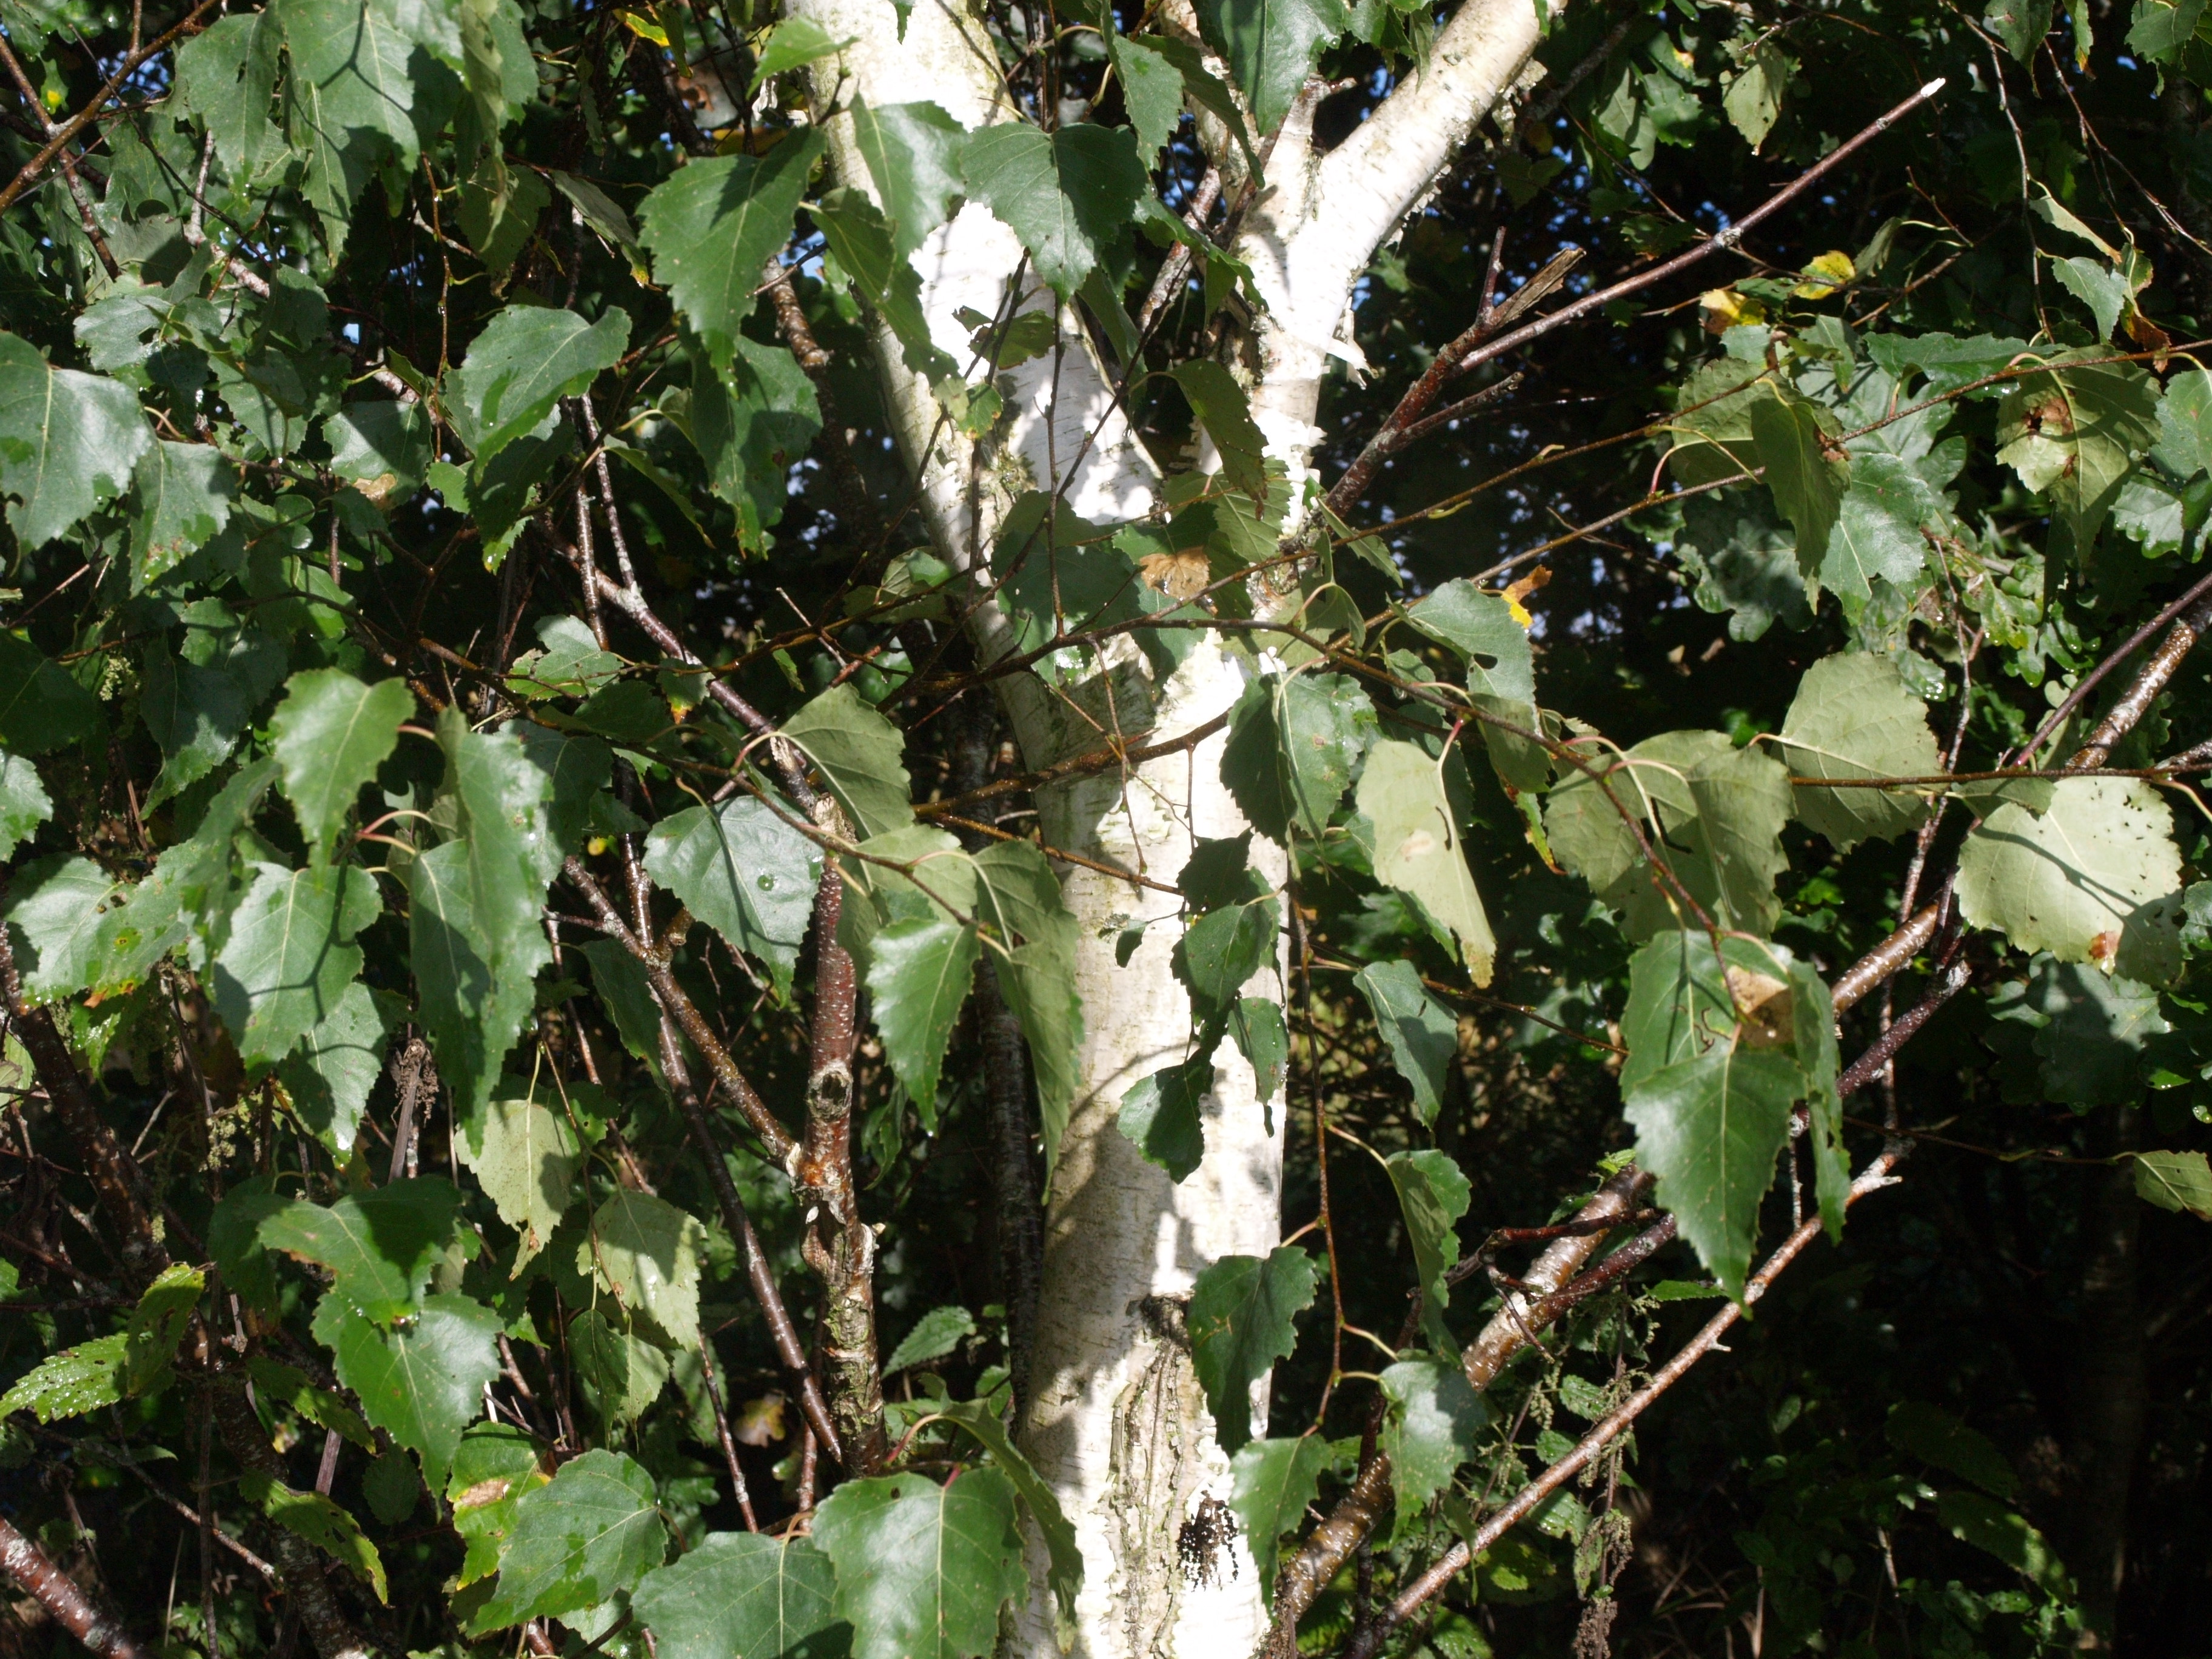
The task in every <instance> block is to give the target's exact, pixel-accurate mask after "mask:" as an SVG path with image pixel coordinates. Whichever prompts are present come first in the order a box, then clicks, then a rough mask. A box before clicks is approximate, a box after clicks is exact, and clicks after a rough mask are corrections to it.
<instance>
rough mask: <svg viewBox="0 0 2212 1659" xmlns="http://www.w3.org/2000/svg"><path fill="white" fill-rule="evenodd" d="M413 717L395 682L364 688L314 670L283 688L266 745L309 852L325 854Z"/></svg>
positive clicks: (409, 697)
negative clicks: (407, 721)
mask: <svg viewBox="0 0 2212 1659" xmlns="http://www.w3.org/2000/svg"><path fill="white" fill-rule="evenodd" d="M414 712H415V694H414V692H412V691H411V690H409V689H408V686H407V682H406V681H405V680H404V679H400V678H392V679H388V680H380V681H378V682H377V683H376V684H374V685H363V684H362V683H361V682H360V681H359V680H357V679H356V678H354V677H353V676H352V675H350V674H349V673H347V672H346V671H344V670H343V669H339V668H318V669H313V670H311V671H308V672H307V673H304V674H295V675H294V676H292V678H291V679H290V680H289V681H288V682H287V683H286V685H285V690H284V701H283V702H280V703H278V704H277V705H276V713H275V714H271V715H270V717H269V740H270V747H271V749H272V750H274V752H275V754H276V763H277V765H278V766H279V767H281V768H283V785H284V793H285V794H286V795H287V796H288V797H289V799H290V800H291V802H292V810H293V811H295V812H296V813H297V814H299V818H300V833H301V836H303V837H304V838H305V839H306V841H307V847H308V850H309V851H310V853H312V854H316V855H317V856H326V855H327V854H329V852H330V848H331V840H332V838H333V837H334V836H336V835H337V831H338V829H339V828H340V827H341V826H342V825H343V823H344V822H345V818H346V814H347V813H349V812H350V811H352V810H353V805H354V799H355V798H356V796H357V795H359V794H360V793H361V787H362V785H363V784H365V783H367V782H368V781H369V780H370V779H371V778H373V777H374V776H375V775H376V769H377V768H378V767H380V766H381V765H383V764H384V762H385V758H386V757H387V756H389V755H390V754H391V753H392V746H393V745H394V744H397V743H398V741H399V727H400V725H401V723H402V722H403V721H404V720H406V719H407V718H408V717H409V716H410V715H411V714H414Z"/></svg>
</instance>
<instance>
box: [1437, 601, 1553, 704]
mask: <svg viewBox="0 0 2212 1659" xmlns="http://www.w3.org/2000/svg"><path fill="white" fill-rule="evenodd" d="M1406 620H1407V622H1409V623H1413V626H1414V627H1416V628H1418V629H1420V630H1421V632H1423V633H1424V634H1426V635H1428V636H1429V637H1430V638H1431V639H1432V640H1434V641H1437V643H1438V644H1440V645H1448V646H1449V647H1451V648H1452V649H1453V650H1455V651H1456V652H1458V653H1459V654H1460V655H1461V656H1462V658H1464V659H1466V661H1467V683H1468V690H1472V691H1475V692H1486V693H1488V694H1489V695H1491V696H1497V697H1502V698H1504V699H1505V700H1506V701H1507V702H1516V703H1528V702H1534V699H1535V696H1536V671H1535V665H1534V659H1532V657H1531V655H1530V653H1529V649H1528V629H1526V628H1524V627H1522V625H1521V623H1520V622H1519V621H1518V620H1517V619H1516V617H1514V615H1513V607H1512V606H1511V605H1508V604H1506V602H1505V601H1504V599H1501V598H1499V597H1498V595H1497V594H1495V593H1486V592H1483V591H1482V590H1481V589H1480V588H1479V587H1477V586H1475V585H1474V583H1473V582H1470V581H1466V580H1453V581H1448V582H1446V583H1444V584H1443V586H1441V587H1438V588H1437V590H1436V591H1435V592H1432V593H1431V594H1430V595H1429V596H1428V597H1427V598H1426V599H1423V600H1422V601H1421V602H1420V603H1419V605H1415V606H1413V608H1412V609H1411V610H1409V611H1407V612H1406Z"/></svg>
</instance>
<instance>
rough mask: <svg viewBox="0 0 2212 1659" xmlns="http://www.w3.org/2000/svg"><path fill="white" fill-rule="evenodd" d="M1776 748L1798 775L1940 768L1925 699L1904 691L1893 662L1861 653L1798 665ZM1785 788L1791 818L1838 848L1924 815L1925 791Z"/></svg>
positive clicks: (1916, 773) (1922, 773) (1897, 830)
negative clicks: (1792, 802) (1789, 791)
mask: <svg viewBox="0 0 2212 1659" xmlns="http://www.w3.org/2000/svg"><path fill="white" fill-rule="evenodd" d="M1782 754H1783V759H1784V762H1785V763H1787V764H1788V766H1789V768H1790V771H1791V772H1793V773H1794V774H1796V775H1798V776H1799V777H1808V778H1881V777H1893V778H1894V777H1908V778H1909V777H1930V776H1933V775H1936V773H1939V772H1941V771H1942V770H1943V758H1942V751H1941V750H1939V749H1938V748H1937V747H1936V734H1935V733H1934V732H1931V731H1930V730H1929V727H1928V705H1927V704H1926V703H1924V702H1921V700H1920V699H1919V698H1917V697H1916V696H1913V695H1912V693H1911V692H1910V691H1908V690H1905V678H1904V676H1903V675H1901V674H1899V672H1898V671H1897V665H1896V664H1895V663H1894V662H1893V661H1891V660H1890V659H1888V658H1887V657H1877V656H1875V655H1873V654H1872V653H1866V652H1857V653H1851V654H1849V655H1844V656H1836V657H1824V658H1822V659H1820V661H1819V662H1816V663H1814V665H1812V666H1811V667H1810V668H1808V669H1807V670H1806V671H1805V678H1803V679H1802V680H1800V681H1799V682H1798V684H1797V695H1796V697H1795V698H1793V699H1792V700H1791V701H1790V713H1789V714H1788V715H1787V716H1786V717H1785V718H1784V720H1783V722H1782ZM1793 794H1794V797H1795V799H1796V808H1797V816H1798V817H1800V818H1802V819H1803V820H1804V821H1805V822H1806V823H1808V824H1809V825H1811V826H1812V828H1814V829H1817V830H1819V831H1820V834H1822V835H1824V836H1826V837H1827V838H1828V839H1829V840H1830V841H1831V842H1834V843H1835V846H1836V849H1837V851H1838V852H1849V851H1850V849H1851V848H1853V847H1855V846H1857V844H1858V843H1859V842H1862V841H1864V840H1867V839H1869V837H1871V838H1873V839H1875V840H1880V841H1887V840H1888V839H1889V838H1890V837H1892V836H1901V835H1903V834H1904V833H1905V831H1906V830H1908V829H1917V828H1918V827H1919V826H1920V825H1921V824H1922V823H1925V822H1926V821H1927V818H1928V803H1927V800H1926V799H1925V791H1923V792H1921V793H1917V794H1916V793H1911V792H1908V791H1906V790H1904V789H1896V790H1889V789H1823V788H1820V787H1818V786H1817V785H1808V784H1798V785H1796V786H1794V788H1793Z"/></svg>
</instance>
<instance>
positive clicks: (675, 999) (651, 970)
mask: <svg viewBox="0 0 2212 1659" xmlns="http://www.w3.org/2000/svg"><path fill="white" fill-rule="evenodd" d="M561 867H562V870H563V871H564V872H566V873H567V875H568V879H569V880H570V881H572V882H574V884H576V888H577V890H578V891H580V892H581V893H582V894H583V896H584V897H585V898H586V900H587V901H588V902H590V904H591V907H592V914H593V915H595V916H597V917H598V918H599V927H600V929H601V930H602V931H603V932H605V933H607V934H609V935H611V937H612V938H614V939H617V940H619V941H620V942H621V945H622V947H623V949H624V950H625V951H629V953H630V955H632V956H633V957H636V958H637V960H638V962H639V963H640V965H641V966H642V967H643V968H644V969H645V977H646V982H647V984H649V985H650V986H652V987H653V1000H655V1001H656V1002H658V1003H659V1005H660V1007H661V1011H662V1012H664V1013H666V1014H667V1015H669V1016H670V1018H673V1019H674V1020H675V1022H676V1023H677V1024H678V1025H679V1026H681V1027H682V1028H683V1030H684V1036H687V1037H690V1039H691V1046H692V1047H693V1048H696V1049H698V1051H699V1052H700V1054H702V1056H704V1057H705V1059H706V1061H707V1065H708V1068H709V1069H710V1070H712V1071H713V1073H714V1080H715V1081H716V1082H717V1083H719V1084H720V1085H722V1087H723V1088H724V1089H726V1090H727V1091H729V1096H730V1098H731V1099H732V1100H733V1101H734V1102H736V1103H737V1108H738V1111H739V1112H741V1113H742V1114H744V1120H745V1121H746V1122H747V1123H749V1124H750V1125H751V1126H752V1130H753V1133H755V1134H757V1135H758V1136H759V1137H760V1139H761V1146H762V1148H763V1152H765V1154H766V1156H767V1158H768V1160H769V1162H770V1163H771V1164H775V1165H776V1166H777V1167H778V1168H780V1169H781V1170H783V1171H784V1172H785V1173H786V1174H790V1173H791V1171H792V1170H793V1166H794V1164H796V1161H797V1154H798V1152H799V1143H798V1142H797V1141H796V1140H794V1139H792V1136H791V1132H790V1131H789V1130H788V1129H786V1128H785V1127H783V1125H782V1124H781V1123H780V1122H778V1121H776V1115H775V1113H773V1112H771V1111H770V1110H769V1109H768V1103H766V1102H765V1101H763V1099H762V1098H761V1097H760V1096H759V1095H758V1094H757V1093H755V1092H754V1091H753V1085H751V1084H750V1083H748V1082H746V1081H745V1076H744V1073H742V1072H740V1071H739V1070H738V1063H737V1061H735V1060H732V1059H731V1058H730V1051H729V1050H728V1049H727V1048H724V1047H723V1046H722V1042H721V1039H720V1038H719V1037H717V1036H715V1035H714V1030H713V1028H712V1027H710V1026H709V1025H708V1024H707V1019H706V1016H704V1015H703V1014H702V1013H701V1012H699V1008H698V1005H697V1004H696V1003H694V1002H693V1001H692V1000H691V999H690V997H689V996H688V995H686V994H684V987H682V986H680V985H678V983H677V982H676V975H674V974H672V973H671V972H670V971H669V969H668V962H667V958H666V957H665V955H664V954H662V953H661V952H660V951H655V950H654V949H653V947H652V946H650V945H647V943H646V942H645V941H644V940H643V939H640V938H639V937H638V936H637V934H636V933H634V932H632V931H631V929H630V928H629V926H628V925H627V924H626V923H625V922H624V921H623V919H622V916H621V915H620V914H619V913H617V910H616V909H615V907H614V903H613V901H611V899H609V898H608V897H607V895H606V890H605V889H604V888H603V887H601V886H600V885H599V881H598V879H597V878H595V877H594V876H593V875H592V872H590V871H588V870H586V868H584V864H583V860H580V859H578V858H574V857H571V858H569V859H568V860H566V861H564V862H563V864H562V866H561Z"/></svg>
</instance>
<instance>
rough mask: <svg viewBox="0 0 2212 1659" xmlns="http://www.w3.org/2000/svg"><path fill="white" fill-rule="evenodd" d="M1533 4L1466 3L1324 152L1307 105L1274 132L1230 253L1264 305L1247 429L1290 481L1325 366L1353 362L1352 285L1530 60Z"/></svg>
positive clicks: (1310, 440)
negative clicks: (1283, 464) (1286, 465)
mask: <svg viewBox="0 0 2212 1659" xmlns="http://www.w3.org/2000/svg"><path fill="white" fill-rule="evenodd" d="M1539 3H1541V0H1464V3H1463V4H1462V5H1461V7H1460V9H1459V10H1458V11H1456V12H1455V13H1454V14H1453V15H1452V20H1451V21H1450V22H1449V23H1448V24H1446V25H1445V26H1444V28H1443V32H1442V33H1439V34H1438V35H1437V42H1436V46H1435V49H1434V51H1433V52H1431V54H1430V58H1429V62H1428V64H1427V65H1426V66H1425V67H1424V68H1422V69H1420V70H1416V71H1412V72H1409V73H1408V75H1407V78H1406V79H1405V80H1404V81H1402V82H1400V83H1399V85H1398V87H1397V88H1395V90H1394V91H1393V92H1392V93H1391V94H1390V95H1389V97H1388V98H1386V99H1384V100H1383V103H1382V105H1381V106H1380V107H1378V108H1377V109H1376V111H1375V112H1374V113H1373V114H1372V115H1370V116H1369V117H1368V118H1367V119H1366V120H1365V121H1364V122H1362V123H1361V124H1360V125H1358V127H1356V128H1354V129H1353V131H1352V135H1351V137H1348V138H1346V140H1345V142H1344V143H1341V144H1339V145H1338V146H1337V147H1336V148H1335V149H1332V150H1330V151H1328V153H1327V154H1326V155H1319V154H1316V152H1315V150H1314V148H1313V121H1312V108H1311V106H1310V104H1307V103H1305V102H1304V100H1301V103H1300V105H1299V106H1297V108H1295V109H1293V111H1292V112H1291V115H1290V117H1289V118H1287V119H1286V120H1285V122H1284V124H1283V131H1282V134H1281V137H1279V138H1278V139H1277V140H1276V143H1275V149H1274V153H1273V155H1272V156H1271V157H1270V158H1269V160H1268V163H1267V189H1266V191H1264V192H1263V193H1262V194H1261V197H1260V199H1259V200H1258V201H1257V202H1255V204H1253V208H1252V211H1251V212H1250V214H1249V215H1248V216H1247V217H1246V220H1245V222H1244V225H1243V229H1242V231H1241V232H1240V234H1239V235H1238V237H1237V246H1236V250H1235V251H1236V252H1237V255H1238V257H1240V258H1243V259H1244V260H1246V261H1247V262H1248V263H1249V264H1250V265H1251V267H1252V280H1253V285H1254V286H1255V288H1257V289H1259V291H1260V293H1261V296H1262V297H1263V298H1265V299H1266V301H1267V313H1266V314H1265V315H1264V316H1263V317H1261V319H1259V320H1258V322H1257V323H1256V324H1255V327H1254V333H1255V336H1256V337H1257V340H1258V343H1259V348H1260V365H1259V367H1260V385H1259V387H1258V390H1257V391H1256V392H1255V393H1254V395H1253V400H1252V402H1253V409H1252V413H1253V418H1254V419H1255V420H1256V421H1258V422H1259V423H1260V427H1261V430H1262V431H1264V432H1266V433H1267V435H1268V437H1269V438H1270V439H1271V440H1273V441H1274V442H1275V443H1276V444H1277V445H1278V446H1281V447H1285V448H1286V449H1287V448H1290V447H1296V449H1297V460H1298V462H1299V464H1300V465H1299V466H1297V467H1294V468H1293V476H1297V473H1298V472H1299V471H1302V469H1303V464H1304V460H1305V459H1306V458H1307V457H1308V456H1310V454H1311V453H1312V448H1313V446H1314V444H1315V443H1316V441H1318V440H1319V438H1320V434H1319V432H1318V431H1317V430H1316V428H1315V427H1314V416H1315V415H1316V412H1317V411H1318V410H1319V408H1320V405H1321V381H1322V371H1323V370H1324V369H1325V368H1327V367H1328V359H1329V358H1330V357H1331V356H1341V357H1347V358H1349V359H1350V360H1352V361H1355V362H1356V361H1357V357H1358V346H1356V345H1353V344H1352V343H1350V339H1349V328H1350V319H1349V318H1348V317H1347V316H1346V313H1345V302H1346V300H1347V299H1348V298H1349V297H1350V295H1351V293H1352V284H1353V283H1356V282H1358V280H1359V276H1360V275H1361V273H1362V272H1364V270H1366V269H1367V265H1368V262H1369V261H1370V260H1371V259H1372V258H1374V257H1375V251H1376V249H1377V248H1379V247H1380V246H1383V243H1384V242H1385V241H1387V240H1389V238H1390V237H1391V236H1393V235H1395V234H1396V232H1397V229H1398V227H1399V225H1400V224H1401V222H1403V221H1404V220H1405V217H1406V216H1407V214H1408V213H1410V212H1412V211H1413V208H1414V206H1415V205H1416V204H1418V203H1419V201H1420V199H1421V197H1424V196H1425V195H1426V194H1427V193H1428V192H1429V191H1430V190H1431V188H1432V187H1433V186H1434V185H1435V184H1436V181H1437V179H1438V178H1440V177H1441V176H1442V175H1443V172H1444V169H1445V168H1447V167H1449V166H1450V165H1451V163H1452V161H1453V159H1454V158H1455V156H1457V155H1458V154H1459V153H1460V151H1461V149H1462V148H1464V147H1465V145H1466V143H1467V142H1468V139H1469V138H1470V137H1472V136H1473V134H1474V129H1475V126H1476V124H1477V123H1479V122H1480V121H1481V119H1482V118H1483V117H1484V116H1486V115H1487V114H1488V113H1489V112H1491V110H1492V108H1494V107H1495V106H1496V105H1497V103H1498V99H1499V98H1500V97H1501V96H1503V95H1504V93H1505V92H1506V91H1507V89H1508V88H1510V87H1511V86H1512V84H1513V82H1514V80H1515V77H1516V76H1518V75H1519V74H1520V73H1521V71H1522V67H1523V66H1524V65H1525V64H1527V63H1528V55H1529V53H1531V52H1534V50H1535V49H1536V42H1537V40H1538V38H1539V37H1538V34H1537V27H1536V18H1537V8H1538V5H1539ZM1340 328H1342V329H1343V331H1344V333H1343V334H1342V336H1340Z"/></svg>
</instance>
